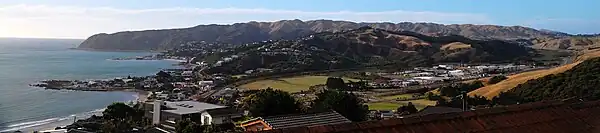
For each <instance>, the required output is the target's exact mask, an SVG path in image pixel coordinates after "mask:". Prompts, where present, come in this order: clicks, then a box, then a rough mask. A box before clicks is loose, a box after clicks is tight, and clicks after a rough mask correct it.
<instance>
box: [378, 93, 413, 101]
mask: <svg viewBox="0 0 600 133" xmlns="http://www.w3.org/2000/svg"><path fill="white" fill-rule="evenodd" d="M418 97H420V96H416V95H415V94H412V93H409V94H399V95H392V96H384V97H381V99H384V100H403V99H413V98H418Z"/></svg>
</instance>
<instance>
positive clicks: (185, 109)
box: [144, 100, 241, 131]
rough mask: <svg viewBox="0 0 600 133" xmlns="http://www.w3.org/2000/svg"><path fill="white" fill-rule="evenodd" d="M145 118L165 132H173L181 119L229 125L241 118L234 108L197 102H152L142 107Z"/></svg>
mask: <svg viewBox="0 0 600 133" xmlns="http://www.w3.org/2000/svg"><path fill="white" fill-rule="evenodd" d="M144 109H145V110H146V111H147V113H146V117H150V118H152V124H155V125H160V126H161V127H163V129H165V130H170V131H174V130H175V125H176V122H177V121H180V120H183V119H191V120H200V121H201V122H202V123H201V124H202V125H212V124H224V123H231V122H232V119H235V118H239V117H241V113H239V112H237V110H235V109H234V108H230V107H226V106H220V105H214V104H209V103H203V102H197V101H177V102H169V101H160V100H157V101H154V102H147V103H146V104H145V105H144Z"/></svg>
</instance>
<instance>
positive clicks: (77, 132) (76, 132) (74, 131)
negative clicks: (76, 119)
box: [67, 129, 95, 133]
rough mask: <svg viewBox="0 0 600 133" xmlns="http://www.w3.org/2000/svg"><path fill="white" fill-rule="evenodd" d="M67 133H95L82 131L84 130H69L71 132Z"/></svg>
mask: <svg viewBox="0 0 600 133" xmlns="http://www.w3.org/2000/svg"><path fill="white" fill-rule="evenodd" d="M67 133H95V132H90V131H84V130H79V129H71V130H69V131H67Z"/></svg>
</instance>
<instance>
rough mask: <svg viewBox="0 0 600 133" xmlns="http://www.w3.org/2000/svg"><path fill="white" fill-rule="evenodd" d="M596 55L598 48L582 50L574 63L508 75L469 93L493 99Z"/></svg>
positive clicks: (598, 51)
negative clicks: (530, 81)
mask: <svg viewBox="0 0 600 133" xmlns="http://www.w3.org/2000/svg"><path fill="white" fill-rule="evenodd" d="M595 57H600V50H598V49H596V50H590V51H582V52H580V55H578V56H577V57H576V58H575V59H574V60H573V61H574V62H573V63H570V64H566V65H562V66H559V67H555V68H550V69H543V70H536V71H530V72H524V73H519V74H515V75H511V76H509V77H508V79H506V80H503V81H501V82H499V83H496V84H493V85H489V86H485V87H482V88H479V89H477V90H474V91H471V92H469V95H471V96H473V95H480V96H485V97H487V98H490V99H491V98H493V97H495V96H498V95H499V94H500V93H502V92H505V91H510V90H512V89H513V88H515V87H517V86H518V85H520V84H523V83H526V82H527V81H529V80H535V79H538V78H541V77H544V76H548V75H552V74H559V73H563V72H565V71H568V70H570V69H571V68H573V67H575V66H577V65H578V64H580V63H581V62H583V61H585V60H588V59H591V58H595Z"/></svg>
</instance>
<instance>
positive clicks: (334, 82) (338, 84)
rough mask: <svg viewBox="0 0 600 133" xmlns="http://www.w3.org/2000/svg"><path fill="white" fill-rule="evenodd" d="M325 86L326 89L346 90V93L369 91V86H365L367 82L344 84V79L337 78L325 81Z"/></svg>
mask: <svg viewBox="0 0 600 133" xmlns="http://www.w3.org/2000/svg"><path fill="white" fill-rule="evenodd" d="M325 86H326V87H327V88H328V89H335V90H348V91H355V90H366V89H369V86H367V82H364V81H358V82H354V81H348V83H346V82H344V79H342V78H339V77H329V78H327V81H326V82H325Z"/></svg>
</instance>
